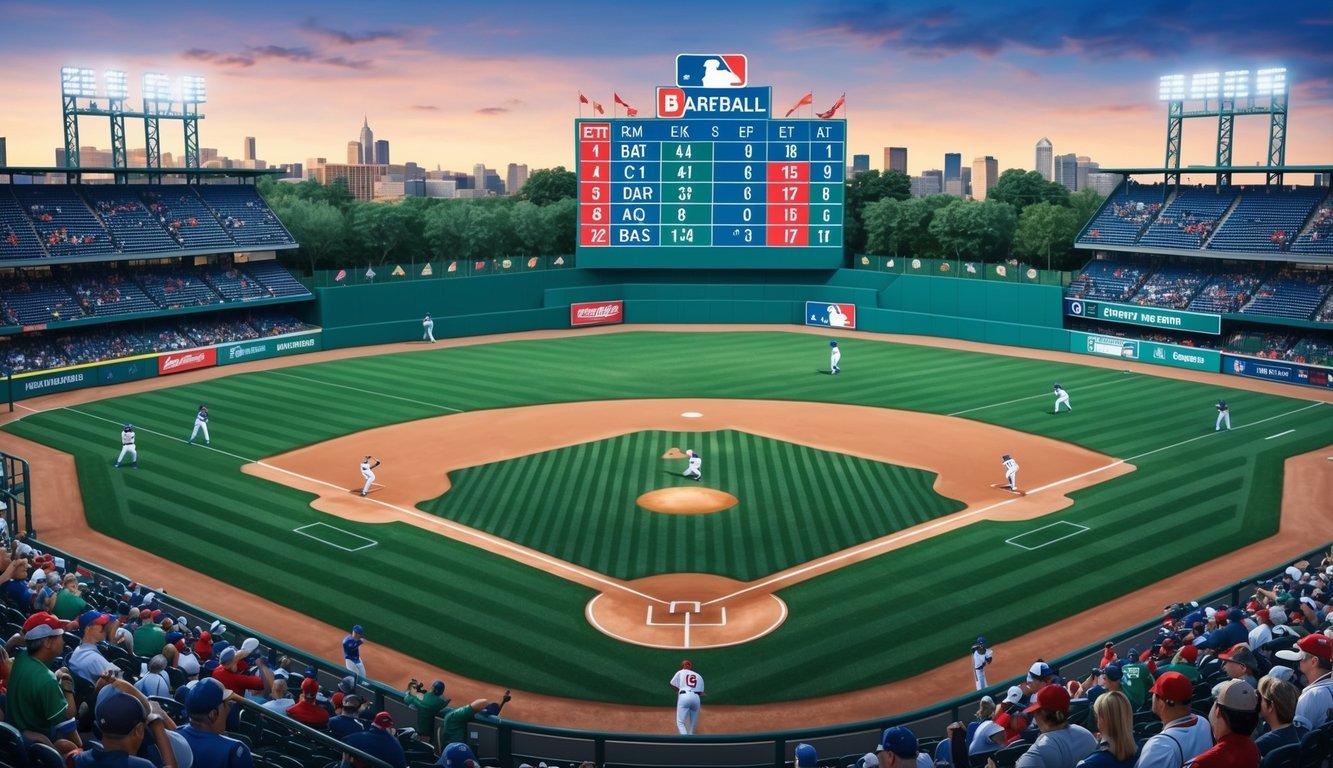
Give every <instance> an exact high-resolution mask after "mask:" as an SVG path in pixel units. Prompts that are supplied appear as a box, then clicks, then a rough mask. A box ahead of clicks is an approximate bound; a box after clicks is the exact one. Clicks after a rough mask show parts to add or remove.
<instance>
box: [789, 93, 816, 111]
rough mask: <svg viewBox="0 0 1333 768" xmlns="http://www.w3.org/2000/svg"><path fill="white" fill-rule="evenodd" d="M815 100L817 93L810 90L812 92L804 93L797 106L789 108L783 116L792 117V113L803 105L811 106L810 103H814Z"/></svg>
mask: <svg viewBox="0 0 1333 768" xmlns="http://www.w3.org/2000/svg"><path fill="white" fill-rule="evenodd" d="M814 100H815V94H814V92H813V91H812V92H810V93H807V94H806V95H804V96H802V97H801V100H800V101H798V102H796V106H794V107H792V108H791V109H789V110H787V114H785V115H783V117H791V113H793V112H795V111H796V110H798V109H800V108H801V107H805V106H809V105H810V104H812V103H813V102H814Z"/></svg>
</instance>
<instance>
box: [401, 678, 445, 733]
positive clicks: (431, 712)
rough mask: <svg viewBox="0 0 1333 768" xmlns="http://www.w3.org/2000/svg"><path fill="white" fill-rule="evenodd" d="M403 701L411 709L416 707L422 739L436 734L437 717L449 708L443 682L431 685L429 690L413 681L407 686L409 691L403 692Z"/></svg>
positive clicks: (437, 681)
mask: <svg viewBox="0 0 1333 768" xmlns="http://www.w3.org/2000/svg"><path fill="white" fill-rule="evenodd" d="M403 701H404V703H406V704H407V705H408V706H409V707H416V709H417V733H419V734H421V735H422V738H427V737H429V736H431V734H433V733H435V716H436V715H438V714H440V713H441V712H443V711H444V708H445V707H447V706H449V700H448V699H446V698H444V681H443V680H436V681H435V682H433V683H431V685H430V688H429V689H427V688H426V686H424V685H422V684H421V683H419V682H417V681H416V680H412V681H411V682H409V683H408V684H407V690H406V691H404V692H403Z"/></svg>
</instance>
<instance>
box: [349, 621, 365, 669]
mask: <svg viewBox="0 0 1333 768" xmlns="http://www.w3.org/2000/svg"><path fill="white" fill-rule="evenodd" d="M363 632H364V630H363V629H362V627H361V625H360V624H357V625H355V626H353V627H352V633H351V634H350V635H348V636H347V637H344V638H343V665H344V666H346V667H347V669H349V670H351V671H352V672H353V673H355V674H356V676H357V677H358V678H365V677H366V665H365V664H363V663H361V645H362V644H363V643H365V642H366V641H365V640H363V639H362V638H361V635H362V633H363Z"/></svg>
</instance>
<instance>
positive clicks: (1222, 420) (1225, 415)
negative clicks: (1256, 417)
mask: <svg viewBox="0 0 1333 768" xmlns="http://www.w3.org/2000/svg"><path fill="white" fill-rule="evenodd" d="M1223 424H1226V425H1227V430H1228V431H1229V430H1230V429H1231V409H1230V408H1228V407H1227V404H1226V402H1225V401H1221V402H1218V404H1217V423H1216V424H1214V425H1213V431H1214V432H1216V431H1218V430H1220V429H1221V428H1222V425H1223Z"/></svg>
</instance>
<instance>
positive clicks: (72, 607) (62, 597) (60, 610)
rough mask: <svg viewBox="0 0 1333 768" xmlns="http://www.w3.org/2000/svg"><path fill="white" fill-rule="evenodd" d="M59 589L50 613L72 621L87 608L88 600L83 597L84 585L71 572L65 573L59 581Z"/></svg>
mask: <svg viewBox="0 0 1333 768" xmlns="http://www.w3.org/2000/svg"><path fill="white" fill-rule="evenodd" d="M61 587H62V588H61V590H60V592H59V593H57V594H56V599H55V603H54V604H53V605H52V607H51V613H54V614H55V615H56V616H58V617H59V618H62V619H64V620H65V621H73V620H74V619H77V618H78V617H79V614H81V613H83V612H84V611H86V610H88V601H87V600H84V599H83V595H82V592H83V589H84V587H83V586H82V585H80V584H79V577H78V576H76V575H74V574H73V573H67V574H65V578H64V579H63V580H62V581H61Z"/></svg>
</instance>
